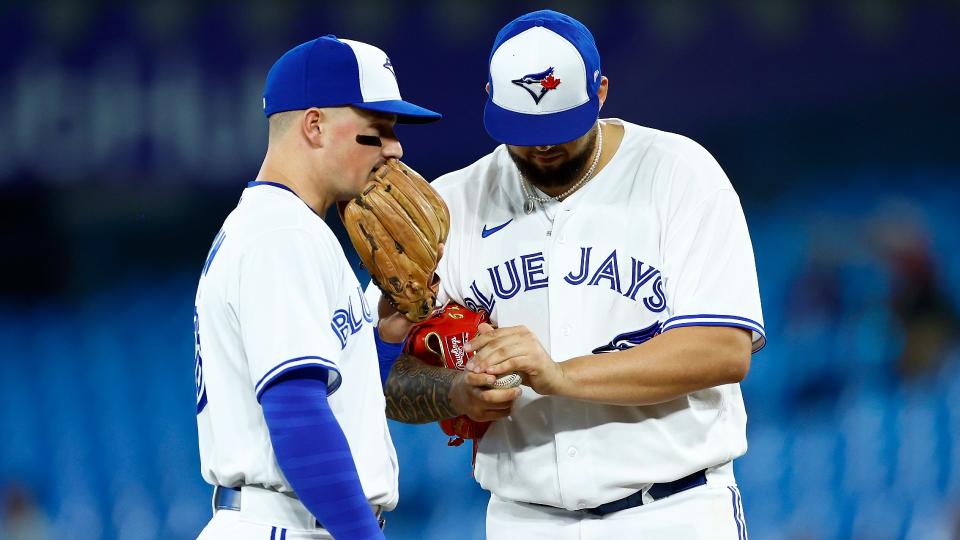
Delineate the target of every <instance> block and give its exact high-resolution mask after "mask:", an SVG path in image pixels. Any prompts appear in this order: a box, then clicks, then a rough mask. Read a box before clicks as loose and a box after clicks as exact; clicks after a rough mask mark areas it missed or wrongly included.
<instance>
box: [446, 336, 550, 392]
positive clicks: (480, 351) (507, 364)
mask: <svg viewBox="0 0 960 540" xmlns="http://www.w3.org/2000/svg"><path fill="white" fill-rule="evenodd" d="M464 350H466V351H467V352H476V354H475V355H474V356H473V358H471V359H470V361H469V362H467V365H466V370H467V371H468V372H471V373H474V374H489V375H493V376H495V377H499V376H502V375H506V374H507V373H513V372H517V373H519V374H520V376H521V377H522V378H523V382H524V384H526V385H528V386H530V387H531V388H533V389H534V390H536V392H537V393H538V394H540V395H550V394H556V393H557V391H558V389H559V388H560V387H561V386H562V385H563V382H564V377H565V376H564V373H563V367H562V366H561V365H560V364H558V363H556V362H554V361H553V359H552V358H550V355H549V354H547V351H546V350H544V348H543V345H541V344H540V340H539V339H537V336H536V335H535V334H534V333H533V332H531V331H530V330H529V329H528V328H527V327H526V326H509V327H506V328H493V327H491V326H489V325H486V324H481V325H480V334H479V335H477V336H476V337H474V338H473V339H472V340H470V341H469V342H468V343H467V344H466V346H464Z"/></svg>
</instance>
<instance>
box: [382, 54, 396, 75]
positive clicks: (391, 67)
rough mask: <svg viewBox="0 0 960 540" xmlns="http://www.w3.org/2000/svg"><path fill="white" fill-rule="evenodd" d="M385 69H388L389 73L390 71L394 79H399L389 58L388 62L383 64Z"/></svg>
mask: <svg viewBox="0 0 960 540" xmlns="http://www.w3.org/2000/svg"><path fill="white" fill-rule="evenodd" d="M383 67H385V68H387V71H389V72H390V73H391V74H392V75H393V78H394V79H396V78H397V72H396V71H394V70H393V63H392V62H390V57H389V56H388V57H387V61H386V62H384V63H383Z"/></svg>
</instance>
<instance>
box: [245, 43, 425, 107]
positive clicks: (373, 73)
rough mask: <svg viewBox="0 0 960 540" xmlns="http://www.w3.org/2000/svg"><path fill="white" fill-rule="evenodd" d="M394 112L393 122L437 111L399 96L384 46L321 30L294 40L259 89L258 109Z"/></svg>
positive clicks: (395, 79)
mask: <svg viewBox="0 0 960 540" xmlns="http://www.w3.org/2000/svg"><path fill="white" fill-rule="evenodd" d="M344 106H353V107H357V108H360V109H367V110H370V111H377V112H382V113H388V114H395V115H397V122H400V123H406V124H425V123H428V122H433V121H435V120H439V119H440V118H441V116H440V114H439V113H436V112H433V111H431V110H429V109H424V108H423V107H420V106H419V105H414V104H413V103H410V102H408V101H404V100H403V98H401V97H400V88H399V86H398V85H397V74H396V72H395V71H394V68H393V63H392V62H390V58H389V57H388V56H387V54H386V53H385V52H383V51H382V50H380V49H378V48H377V47H374V46H373V45H368V44H366V43H361V42H359V41H352V40H349V39H337V37H336V36H334V35H326V36H323V37H318V38H317V39H314V40H311V41H308V42H306V43H302V44H300V45H297V46H296V47H294V48H292V49H290V50H289V51H287V52H286V53H284V55H283V56H281V57H280V59H279V60H277V61H276V62H275V63H274V64H273V67H272V68H270V72H269V73H268V74H267V84H266V87H265V88H264V89H263V113H264V114H265V115H266V116H268V117H269V116H270V115H272V114H274V113H278V112H283V111H297V110H301V109H308V108H310V107H344Z"/></svg>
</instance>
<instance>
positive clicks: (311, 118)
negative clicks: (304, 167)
mask: <svg viewBox="0 0 960 540" xmlns="http://www.w3.org/2000/svg"><path fill="white" fill-rule="evenodd" d="M326 119H327V115H326V114H324V111H323V110H322V109H318V108H316V107H311V108H309V109H307V110H305V111H303V117H302V118H301V119H300V130H301V132H302V133H303V136H304V138H305V139H306V140H307V141H308V142H309V143H310V146H313V147H315V148H320V147H321V146H323V130H324V129H326V125H325V124H324V121H325V120H326Z"/></svg>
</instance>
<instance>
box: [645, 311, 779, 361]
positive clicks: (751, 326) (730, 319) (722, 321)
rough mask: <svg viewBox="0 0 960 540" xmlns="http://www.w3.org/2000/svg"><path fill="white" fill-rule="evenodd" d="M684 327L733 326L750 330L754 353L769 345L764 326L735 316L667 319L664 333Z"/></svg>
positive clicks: (691, 316)
mask: <svg viewBox="0 0 960 540" xmlns="http://www.w3.org/2000/svg"><path fill="white" fill-rule="evenodd" d="M684 326H733V327H735V328H743V329H745V330H750V334H751V336H752V338H753V352H754V353H756V352H759V351H760V349H762V348H763V347H764V345H766V344H767V335H766V333H765V332H764V331H763V325H762V324H760V323H758V322H757V321H755V320H753V319H748V318H746V317H737V316H734V315H709V314H700V315H680V316H677V317H672V318H670V319H667V322H665V323H663V330H662V332H666V331H667V330H673V329H674V328H682V327H684Z"/></svg>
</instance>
